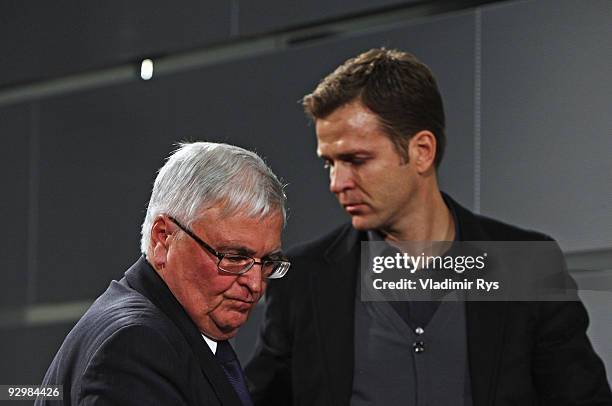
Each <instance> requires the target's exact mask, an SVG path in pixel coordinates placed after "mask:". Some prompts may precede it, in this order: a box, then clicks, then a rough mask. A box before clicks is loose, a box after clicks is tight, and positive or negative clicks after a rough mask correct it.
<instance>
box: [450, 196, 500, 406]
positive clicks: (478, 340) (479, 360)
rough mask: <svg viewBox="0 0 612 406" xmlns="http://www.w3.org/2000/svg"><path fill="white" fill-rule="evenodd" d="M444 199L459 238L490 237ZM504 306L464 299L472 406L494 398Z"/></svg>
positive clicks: (473, 218)
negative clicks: (450, 206) (452, 213)
mask: <svg viewBox="0 0 612 406" xmlns="http://www.w3.org/2000/svg"><path fill="white" fill-rule="evenodd" d="M445 200H446V201H447V203H448V204H449V205H452V206H453V209H454V212H455V215H456V217H457V221H458V222H459V227H460V230H461V239H462V241H489V240H491V238H490V236H489V235H488V234H487V233H486V232H485V231H484V230H483V228H482V227H481V225H480V221H479V220H478V218H477V217H476V216H474V214H472V213H471V212H469V211H468V210H466V209H464V208H463V207H461V206H460V205H459V204H458V203H457V202H455V201H454V200H452V199H451V198H450V197H448V196H446V195H445ZM507 308H508V306H507V303H506V302H476V301H469V300H468V301H467V302H466V305H465V312H466V324H467V342H468V358H469V363H470V365H469V368H470V379H471V382H472V397H473V404H474V406H485V405H491V404H492V402H493V395H494V388H495V387H496V385H497V381H496V380H497V376H498V374H497V371H498V368H499V362H500V357H501V355H502V350H503V337H504V328H505V323H506V317H507Z"/></svg>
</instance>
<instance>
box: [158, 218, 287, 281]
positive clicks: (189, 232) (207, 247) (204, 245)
mask: <svg viewBox="0 0 612 406" xmlns="http://www.w3.org/2000/svg"><path fill="white" fill-rule="evenodd" d="M167 217H168V218H169V219H170V221H172V222H173V223H174V224H175V225H176V226H177V227H178V228H179V229H181V231H183V232H184V233H185V234H187V235H188V236H189V237H191V238H192V239H193V240H194V241H195V242H197V243H198V245H199V246H200V247H201V248H204V249H205V250H206V251H208V252H209V253H210V254H212V255H213V256H214V257H215V258H217V260H218V261H217V269H218V270H219V271H221V272H224V273H226V274H229V275H235V276H239V275H244V274H245V273H247V272H248V271H249V270H251V268H253V266H255V265H261V269H262V271H263V269H264V265H265V263H266V262H268V263H270V262H275V263H281V264H287V268H286V270H285V271H284V272H283V273H282V274H281V275H280V276H274V277H272V275H274V273H275V272H272V273H271V274H270V275H269V276H266V279H280V278H282V277H283V276H285V275H286V274H287V272H289V268H290V267H291V262H289V261H288V260H287V259H285V258H283V259H270V260H265V261H256V260H255V258H253V257H252V256H250V255H244V254H231V253H227V252H219V251H217V250H216V249H214V248H213V247H211V246H210V245H209V244H207V243H206V242H205V241H204V240H202V239H201V238H200V237H198V236H197V235H196V234H195V233H194V232H193V231H192V230H190V229H189V228H188V227H185V226H184V225H182V224H181V223H180V222H179V221H178V220H177V219H175V218H174V217H172V216H167ZM228 255H232V256H236V257H242V258H245V259H250V260H251V264H250V265H249V266H248V267H246V268H245V269H243V270H242V271H240V272H231V271H228V270H227V269H223V268H221V266H220V264H221V261H223V258H225V257H226V256H228Z"/></svg>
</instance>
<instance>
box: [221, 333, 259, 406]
mask: <svg viewBox="0 0 612 406" xmlns="http://www.w3.org/2000/svg"><path fill="white" fill-rule="evenodd" d="M215 355H216V357H217V360H219V363H220V364H221V368H223V372H225V375H226V376H227V379H228V380H229V382H230V384H231V385H232V387H233V388H234V390H235V391H236V394H237V395H238V397H239V398H240V401H241V402H242V404H243V405H244V406H253V401H252V400H251V395H250V394H249V390H248V389H247V385H246V379H245V378H244V373H243V372H242V367H241V366H240V362H238V358H237V357H236V353H235V352H234V349H233V348H232V346H231V344H230V343H229V341H219V342H218V343H217V352H216V353H215Z"/></svg>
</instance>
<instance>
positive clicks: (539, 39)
mask: <svg viewBox="0 0 612 406" xmlns="http://www.w3.org/2000/svg"><path fill="white" fill-rule="evenodd" d="M611 21H612V7H610V2H609V1H605V0H602V1H597V0H591V1H583V2H576V1H556V0H555V1H552V0H548V1H529V2H517V3H511V4H507V5H503V6H496V7H490V8H486V9H484V11H483V13H482V37H483V67H482V71H483V82H482V89H483V93H482V94H483V96H482V105H483V110H482V118H483V121H482V171H483V172H482V173H483V174H482V211H483V212H484V213H488V214H491V215H494V216H496V217H500V218H502V219H504V220H506V221H509V222H513V223H518V224H522V225H524V226H527V227H533V228H536V229H541V230H542V231H545V232H547V233H550V234H552V235H553V237H555V238H557V239H559V241H560V242H561V245H562V247H563V248H564V249H567V250H582V249H590V248H599V247H609V246H610V242H611V241H612V221H611V220H610V219H611V217H610V213H612V188H611V186H612V161H611V160H610V151H612V115H610V106H611V105H612V81H610V66H612V24H610V22H611Z"/></svg>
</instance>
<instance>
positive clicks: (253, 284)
mask: <svg viewBox="0 0 612 406" xmlns="http://www.w3.org/2000/svg"><path fill="white" fill-rule="evenodd" d="M262 267H263V264H262V263H261V262H256V263H254V264H253V266H252V267H251V269H249V270H248V271H246V272H245V273H243V274H242V275H240V280H241V282H242V283H243V284H244V285H246V286H247V287H248V288H249V290H250V291H251V293H252V294H253V296H254V299H258V298H259V297H260V296H261V294H262V290H263V280H262V279H263V268H262Z"/></svg>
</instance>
